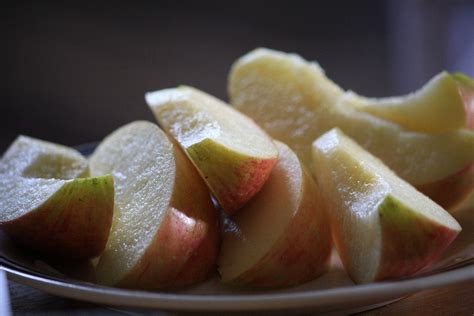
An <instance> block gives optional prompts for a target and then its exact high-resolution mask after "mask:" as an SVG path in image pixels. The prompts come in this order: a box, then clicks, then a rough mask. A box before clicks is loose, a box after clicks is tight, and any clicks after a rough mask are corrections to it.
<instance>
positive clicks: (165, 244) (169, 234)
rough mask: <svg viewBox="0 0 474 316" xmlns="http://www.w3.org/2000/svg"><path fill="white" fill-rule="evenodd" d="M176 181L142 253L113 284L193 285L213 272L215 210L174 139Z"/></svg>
mask: <svg viewBox="0 0 474 316" xmlns="http://www.w3.org/2000/svg"><path fill="white" fill-rule="evenodd" d="M173 147H174V152H175V160H176V166H177V168H176V180H175V181H176V183H175V188H174V191H173V196H172V197H171V202H170V207H169V209H168V210H167V213H166V214H165V215H164V216H165V217H164V218H163V221H162V223H161V225H160V227H159V229H158V231H157V233H156V235H155V237H154V239H153V241H152V242H151V243H150V244H149V245H148V247H147V249H146V251H145V253H144V254H143V256H142V257H141V259H140V260H139V262H138V263H137V264H136V265H135V267H134V268H133V269H132V270H131V271H129V273H128V274H127V275H126V276H125V277H124V278H123V279H122V280H121V281H120V282H119V283H118V284H117V286H119V287H125V288H135V289H144V290H157V289H172V288H178V287H183V286H187V285H191V284H195V283H198V282H201V281H203V280H204V279H206V278H207V277H208V276H209V275H210V273H211V272H213V271H214V270H215V265H216V257H217V249H218V240H219V235H218V225H217V211H216V210H215V208H214V206H213V205H212V202H211V199H210V195H209V192H208V191H207V189H206V186H205V184H204V182H203V180H202V179H201V178H200V177H199V175H198V174H197V171H196V170H195V168H194V167H193V166H192V165H191V163H190V162H189V160H188V159H187V158H186V157H185V156H184V153H182V151H181V150H180V149H179V147H178V146H177V145H176V143H174V144H173Z"/></svg>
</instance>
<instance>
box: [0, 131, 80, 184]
mask: <svg viewBox="0 0 474 316" xmlns="http://www.w3.org/2000/svg"><path fill="white" fill-rule="evenodd" d="M0 174H10V175H17V176H22V177H27V178H46V179H48V178H55V179H64V180H67V179H74V178H79V177H87V175H88V174H89V164H88V161H87V159H86V158H85V157H84V156H82V155H81V154H80V153H79V152H78V151H77V150H75V149H72V148H69V147H66V146H63V145H58V144H54V143H50V142H47V141H43V140H39V139H35V138H32V137H28V136H22V135H20V136H18V137H17V139H16V140H15V141H14V142H13V143H12V144H11V145H10V147H9V148H8V149H7V151H6V152H5V154H4V155H3V157H2V160H0Z"/></svg>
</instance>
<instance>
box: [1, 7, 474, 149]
mask: <svg viewBox="0 0 474 316" xmlns="http://www.w3.org/2000/svg"><path fill="white" fill-rule="evenodd" d="M3 6H4V8H3V9H1V10H0V11H1V13H0V16H1V18H2V22H3V23H4V24H5V25H4V27H3V29H4V31H6V35H5V36H4V44H3V45H2V53H1V54H2V55H4V56H2V59H1V60H2V62H3V64H4V65H3V67H2V69H4V72H3V76H2V80H3V82H2V94H1V100H0V107H1V111H0V115H1V119H0V152H3V151H4V150H5V149H6V147H7V146H8V144H9V143H10V142H11V141H13V139H14V138H15V137H16V136H17V135H18V134H26V135H30V136H34V137H37V138H41V139H47V140H50V141H53V142H59V143H63V144H67V145H76V144H81V143H86V142H92V141H96V140H100V139H101V138H102V137H104V136H105V135H107V134H108V133H110V132H111V131H112V130H113V129H115V128H117V127H119V126H120V125H122V124H124V123H127V122H130V121H132V120H136V119H147V120H153V118H152V116H151V113H150V111H149V110H148V108H147V106H146V105H145V102H144V99H143V95H144V93H145V92H146V91H150V90H155V89H162V88H168V87H173V86H176V85H179V84H187V85H192V86H195V87H197V88H200V89H202V90H204V91H207V92H210V93H212V94H215V95H216V96H218V97H220V98H223V99H227V95H226V82H227V73H228V71H229V68H230V66H231V64H232V62H233V61H234V60H235V59H236V58H238V57H239V56H241V55H243V54H244V53H246V52H248V51H249V50H251V49H253V48H255V47H260V46H263V47H269V48H274V49H278V50H283V51H287V52H297V53H299V54H301V55H302V56H304V57H305V58H307V59H310V60H317V61H318V62H319V63H320V64H321V66H322V67H323V68H324V69H325V70H326V73H327V74H328V76H329V77H330V78H332V79H333V80H335V81H336V82H337V83H339V84H340V85H341V86H342V87H344V88H345V89H351V90H354V91H357V92H359V93H361V94H364V95H368V96H379V97H380V96H388V95H396V94H402V93H407V92H409V91H411V90H414V89H416V88H418V87H420V86H421V85H422V84H423V83H424V82H425V81H427V80H428V79H429V78H431V77H432V76H433V75H435V74H436V73H438V72H440V71H441V70H443V69H446V70H449V71H463V72H465V73H467V74H469V75H471V76H473V75H474V1H427V0H425V1H416V0H413V1H410V0H405V1H403V0H402V1H396V0H392V1H375V0H374V1H335V0H332V1H296V0H294V1H257V0H254V1H209V0H200V1H194V2H192V1H149V2H140V1H135V2H130V3H120V4H119V3H118V2H114V3H110V4H98V3H96V1H94V2H93V1H80V2H76V3H75V4H71V3H69V4H68V5H66V4H64V3H62V2H58V3H54V2H44V1H39V2H37V3H36V2H14V3H11V4H10V5H9V6H7V7H5V5H3Z"/></svg>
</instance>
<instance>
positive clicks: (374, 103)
mask: <svg viewBox="0 0 474 316" xmlns="http://www.w3.org/2000/svg"><path fill="white" fill-rule="evenodd" d="M353 105H356V106H357V108H358V109H359V110H361V111H365V112H367V113H370V114H372V115H374V116H377V117H380V118H382V119H385V120H388V121H391V122H394V123H397V124H398V125H400V126H403V127H405V128H407V129H409V130H412V131H418V132H425V133H441V132H447V131H451V130H455V129H458V128H465V127H467V126H469V125H468V112H467V111H466V110H467V107H466V105H465V100H464V99H463V97H462V94H461V91H460V88H459V85H458V83H457V81H456V80H455V78H453V77H452V76H451V75H450V74H449V73H447V72H445V71H444V72H441V73H440V74H438V75H436V76H435V77H433V78H432V79H431V80H430V81H429V82H428V83H426V84H425V85H424V86H423V87H422V88H421V89H420V90H418V91H416V92H414V93H411V94H409V95H407V96H403V97H391V98H380V99H373V98H366V97H359V102H356V103H354V104H353Z"/></svg>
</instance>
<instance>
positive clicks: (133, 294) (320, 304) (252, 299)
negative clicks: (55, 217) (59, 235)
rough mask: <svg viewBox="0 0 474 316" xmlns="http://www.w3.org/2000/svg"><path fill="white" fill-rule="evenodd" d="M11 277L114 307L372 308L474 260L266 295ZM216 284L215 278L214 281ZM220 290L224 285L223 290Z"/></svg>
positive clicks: (463, 274) (11, 271)
mask: <svg viewBox="0 0 474 316" xmlns="http://www.w3.org/2000/svg"><path fill="white" fill-rule="evenodd" d="M1 269H3V270H5V271H6V273H7V275H8V278H9V279H10V280H13V281H15V282H19V283H22V284H25V285H28V286H31V287H34V288H37V289H39V290H42V291H45V292H48V293H50V294H54V295H58V296H63V297H68V298H72V299H77V300H83V301H89V302H94V303H99V304H104V305H110V306H122V307H133V308H156V309H166V310H192V311H256V310H279V311H283V310H289V309H290V310H305V309H309V308H310V309H311V311H312V312H316V311H318V312H323V311H325V312H328V311H342V310H344V311H348V310H351V311H354V310H359V311H361V310H366V309H370V308H373V307H375V306H378V305H383V304H385V303H389V302H391V301H393V300H396V299H398V298H400V297H403V296H405V295H409V294H412V293H415V292H417V291H420V290H424V289H431V288H436V287H442V286H447V285H451V284H455V283H460V282H468V281H472V280H474V265H472V264H471V265H469V266H465V267H462V268H457V269H455V270H451V271H447V272H442V273H438V274H435V275H431V276H426V277H420V278H415V279H409V280H405V281H398V282H380V283H373V284H367V285H357V286H343V287H336V288H330V289H325V290H313V289H306V290H300V291H298V290H287V291H282V292H274V293H263V294H260V293H259V294H257V293H254V294H236V293H234V294H218V293H214V294H199V293H198V291H196V292H195V294H189V293H188V294H186V293H164V292H145V291H134V290H123V289H117V288H110V287H103V286H98V285H95V284H92V283H87V282H78V281H71V280H64V279H61V278H56V277H45V276H42V275H35V274H33V273H25V272H21V271H19V270H18V269H15V268H10V267H5V266H3V267H1ZM210 283H213V282H212V281H210ZM217 290H218V289H217Z"/></svg>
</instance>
